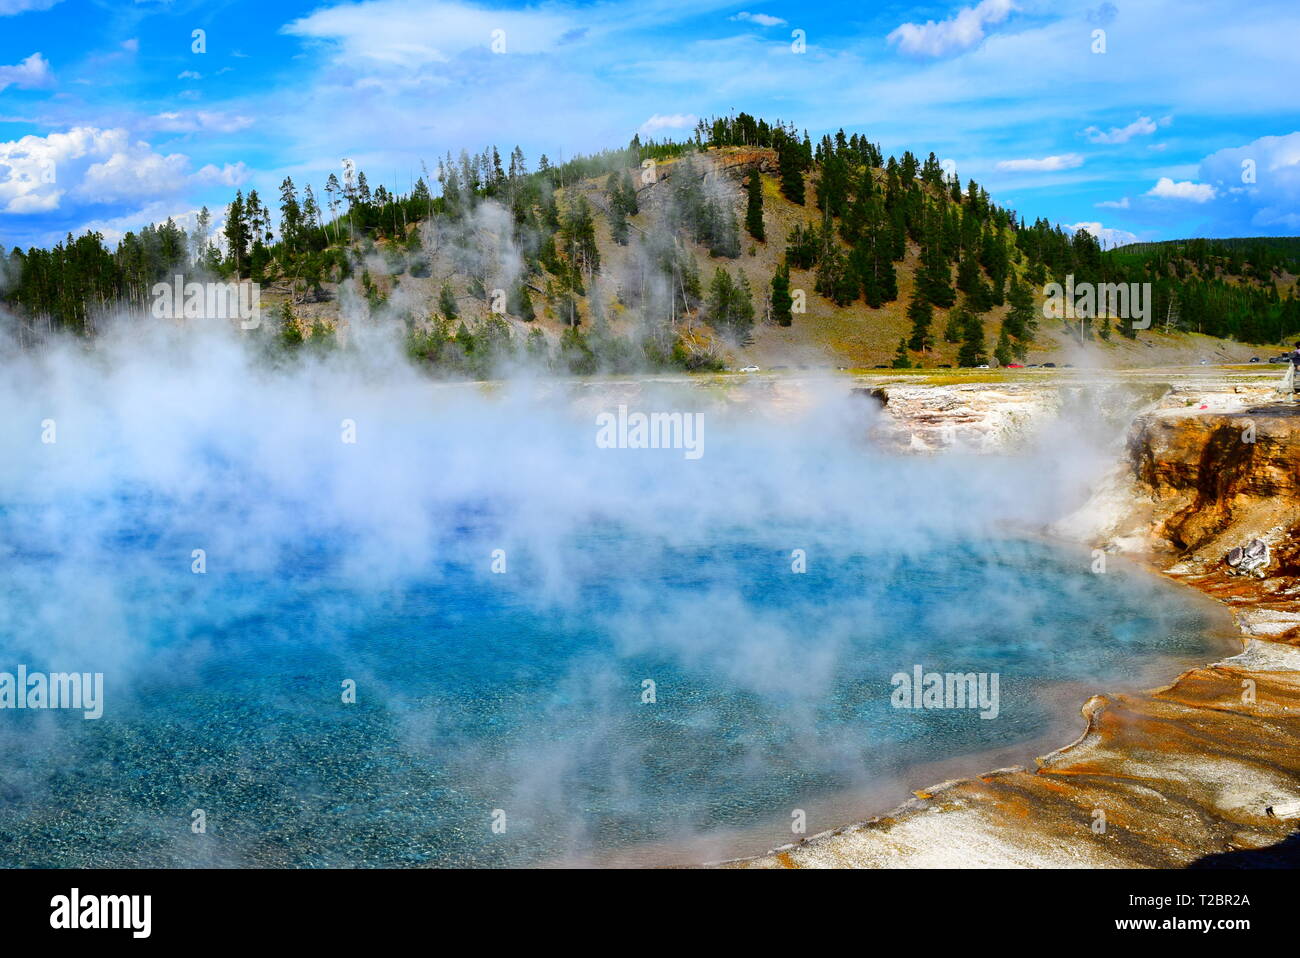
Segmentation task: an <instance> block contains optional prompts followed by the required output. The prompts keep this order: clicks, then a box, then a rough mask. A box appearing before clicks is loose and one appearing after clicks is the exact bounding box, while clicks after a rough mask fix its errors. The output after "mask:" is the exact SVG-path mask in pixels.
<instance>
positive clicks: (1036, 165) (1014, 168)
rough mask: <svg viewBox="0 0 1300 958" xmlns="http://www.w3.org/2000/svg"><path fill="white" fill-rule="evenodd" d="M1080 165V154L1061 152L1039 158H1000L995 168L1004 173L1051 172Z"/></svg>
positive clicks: (1071, 168) (1081, 162)
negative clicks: (1057, 154)
mask: <svg viewBox="0 0 1300 958" xmlns="http://www.w3.org/2000/svg"><path fill="white" fill-rule="evenodd" d="M1080 166H1083V157H1082V156H1080V155H1079V154H1078V153H1063V154H1061V155H1060V156H1045V157H1043V158H1042V159H1041V160H1035V159H1024V160H1001V161H999V162H998V164H997V167H996V168H997V169H998V170H1001V171H1002V172H1005V173H1053V172H1056V171H1057V170H1073V169H1075V168H1076V167H1080Z"/></svg>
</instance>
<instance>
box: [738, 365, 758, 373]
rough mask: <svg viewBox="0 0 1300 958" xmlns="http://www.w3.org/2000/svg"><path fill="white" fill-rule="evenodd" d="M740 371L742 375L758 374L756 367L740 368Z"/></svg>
mask: <svg viewBox="0 0 1300 958" xmlns="http://www.w3.org/2000/svg"><path fill="white" fill-rule="evenodd" d="M740 371H741V372H742V373H756V372H758V367H757V366H742V367H741V368H740Z"/></svg>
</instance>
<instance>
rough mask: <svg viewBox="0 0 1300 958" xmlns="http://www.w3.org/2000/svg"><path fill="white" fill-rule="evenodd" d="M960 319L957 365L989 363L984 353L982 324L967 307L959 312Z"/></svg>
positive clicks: (986, 354)
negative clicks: (959, 347)
mask: <svg viewBox="0 0 1300 958" xmlns="http://www.w3.org/2000/svg"><path fill="white" fill-rule="evenodd" d="M958 312H959V313H961V314H962V317H961V349H959V350H958V351H957V365H959V366H982V365H984V364H985V363H987V362H988V361H989V358H988V353H987V352H985V343H984V323H983V322H982V321H981V320H980V318H979V316H978V315H977V314H976V313H974V312H973V311H972V310H971V309H970V307H969V306H965V305H963V306H962V307H961V308H960V309H959V310H958Z"/></svg>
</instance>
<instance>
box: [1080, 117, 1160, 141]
mask: <svg viewBox="0 0 1300 958" xmlns="http://www.w3.org/2000/svg"><path fill="white" fill-rule="evenodd" d="M1172 121H1173V118H1172V117H1168V116H1165V117H1161V118H1160V120H1159V122H1157V121H1155V120H1152V119H1151V117H1149V116H1140V117H1138V118H1137V119H1136V120H1134V121H1133V122H1132V123H1130V124H1129V125H1128V126H1112V127H1111V128H1110V129H1109V130H1102V129H1101V128H1100V127H1096V126H1090V127H1088V128H1087V129H1086V130H1084V131H1083V133H1084V136H1086V137H1087V138H1088V141H1089V142H1090V143H1127V142H1128V141H1129V140H1131V139H1133V137H1135V136H1150V135H1151V134H1152V133H1154V132H1155V131H1156V130H1157V129H1158V128H1159V127H1162V126H1168V125H1169V124H1170V123H1171V122H1172Z"/></svg>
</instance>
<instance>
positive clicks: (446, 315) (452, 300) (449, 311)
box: [438, 283, 464, 340]
mask: <svg viewBox="0 0 1300 958" xmlns="http://www.w3.org/2000/svg"><path fill="white" fill-rule="evenodd" d="M438 312H440V313H442V318H443V319H445V320H446V321H447V322H449V323H450V322H454V321H455V320H456V319H458V318H459V317H460V307H459V306H458V305H457V304H456V294H455V292H453V291H452V288H451V284H450V283H443V284H442V290H441V291H440V292H439V293H438ZM461 326H462V328H464V324H463V323H462V324H461ZM456 339H457V340H459V339H460V334H459V333H457V335H456Z"/></svg>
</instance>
